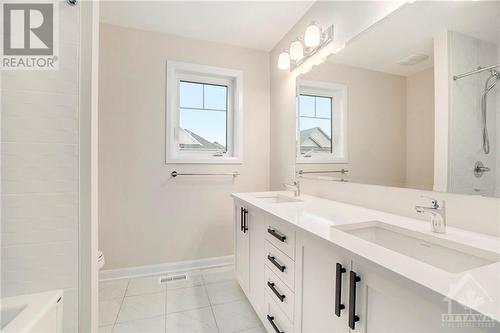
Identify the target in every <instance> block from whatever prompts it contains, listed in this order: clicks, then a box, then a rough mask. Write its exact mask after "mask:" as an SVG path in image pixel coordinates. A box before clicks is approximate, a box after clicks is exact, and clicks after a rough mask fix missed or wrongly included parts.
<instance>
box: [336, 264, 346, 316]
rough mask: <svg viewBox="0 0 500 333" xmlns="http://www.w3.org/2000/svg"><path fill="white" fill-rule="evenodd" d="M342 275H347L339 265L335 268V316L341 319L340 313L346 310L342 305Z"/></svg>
mask: <svg viewBox="0 0 500 333" xmlns="http://www.w3.org/2000/svg"><path fill="white" fill-rule="evenodd" d="M342 273H345V268H344V267H342V265H341V264H339V263H337V265H336V268H335V314H336V315H337V317H340V311H341V310H344V309H345V305H344V304H342V303H341V302H342Z"/></svg>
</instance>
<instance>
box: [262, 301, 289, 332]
mask: <svg viewBox="0 0 500 333" xmlns="http://www.w3.org/2000/svg"><path fill="white" fill-rule="evenodd" d="M265 299H266V306H265V311H266V313H265V315H266V319H265V322H264V325H265V326H266V330H267V331H268V332H270V333H275V332H282V333H292V332H293V324H292V322H290V320H288V318H287V316H286V315H285V313H284V312H283V311H281V310H280V308H279V307H278V305H277V304H276V302H275V301H274V300H273V299H272V298H271V296H270V295H269V294H267V293H266V298H265ZM273 325H274V326H273Z"/></svg>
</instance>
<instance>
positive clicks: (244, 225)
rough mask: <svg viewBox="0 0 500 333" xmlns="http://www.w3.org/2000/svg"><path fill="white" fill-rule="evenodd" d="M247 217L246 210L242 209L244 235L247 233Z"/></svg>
mask: <svg viewBox="0 0 500 333" xmlns="http://www.w3.org/2000/svg"><path fill="white" fill-rule="evenodd" d="M247 216H248V210H246V209H243V217H244V219H243V233H246V232H247V231H248V223H247V222H248V221H247Z"/></svg>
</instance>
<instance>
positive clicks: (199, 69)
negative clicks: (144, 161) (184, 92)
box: [165, 61, 243, 164]
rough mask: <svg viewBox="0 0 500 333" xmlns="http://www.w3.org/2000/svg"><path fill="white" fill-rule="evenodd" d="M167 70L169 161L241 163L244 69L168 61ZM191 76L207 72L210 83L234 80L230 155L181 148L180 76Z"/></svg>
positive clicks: (167, 161)
mask: <svg viewBox="0 0 500 333" xmlns="http://www.w3.org/2000/svg"><path fill="white" fill-rule="evenodd" d="M166 70H167V79H166V101H165V104H166V117H165V132H166V135H165V143H166V144H165V163H166V164H241V163H242V161H243V73H242V72H241V71H239V70H234V69H227V68H219V67H212V66H206V65H198V64H190V63H184V62H177V61H167V69H166ZM190 76H207V77H208V78H207V81H206V83H214V84H221V83H222V84H226V83H227V82H228V81H231V85H230V86H231V88H230V89H228V105H229V103H231V106H230V112H229V108H228V126H227V131H228V132H227V136H228V142H226V144H227V148H228V152H230V156H219V157H216V156H213V155H211V154H203V153H201V152H179V150H178V148H177V146H176V140H175V130H174V129H176V128H178V127H179V93H178V92H179V90H178V82H179V81H180V78H182V79H183V80H185V79H187V78H189V77H190ZM172 87H173V88H172ZM230 90H232V92H231V91H230ZM233 99H234V100H233ZM229 141H231V142H229Z"/></svg>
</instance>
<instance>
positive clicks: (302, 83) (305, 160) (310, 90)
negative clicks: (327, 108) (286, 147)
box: [295, 79, 349, 164]
mask: <svg viewBox="0 0 500 333" xmlns="http://www.w3.org/2000/svg"><path fill="white" fill-rule="evenodd" d="M296 90H297V91H296V103H295V104H296V110H295V112H296V115H295V119H296V120H295V131H296V134H295V141H296V143H297V146H296V149H295V155H296V163H297V164H328V163H333V164H335V163H339V164H340V163H349V159H348V142H347V130H348V127H347V125H348V119H347V117H348V112H347V101H348V91H347V86H346V85H344V84H339V83H332V82H322V81H311V80H301V79H298V80H297V89H296ZM301 94H308V95H319V96H326V97H332V98H333V101H334V103H335V108H334V110H338V112H337V113H336V114H335V116H337V117H340V120H339V122H338V123H339V124H340V130H339V131H340V133H339V134H338V140H339V145H340V149H341V154H340V156H336V155H334V154H317V155H316V156H314V155H313V156H311V157H302V155H301V154H300V130H299V123H298V121H299V97H300V95H301ZM334 128H335V123H334V117H333V115H332V132H333V133H335V132H334Z"/></svg>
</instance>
